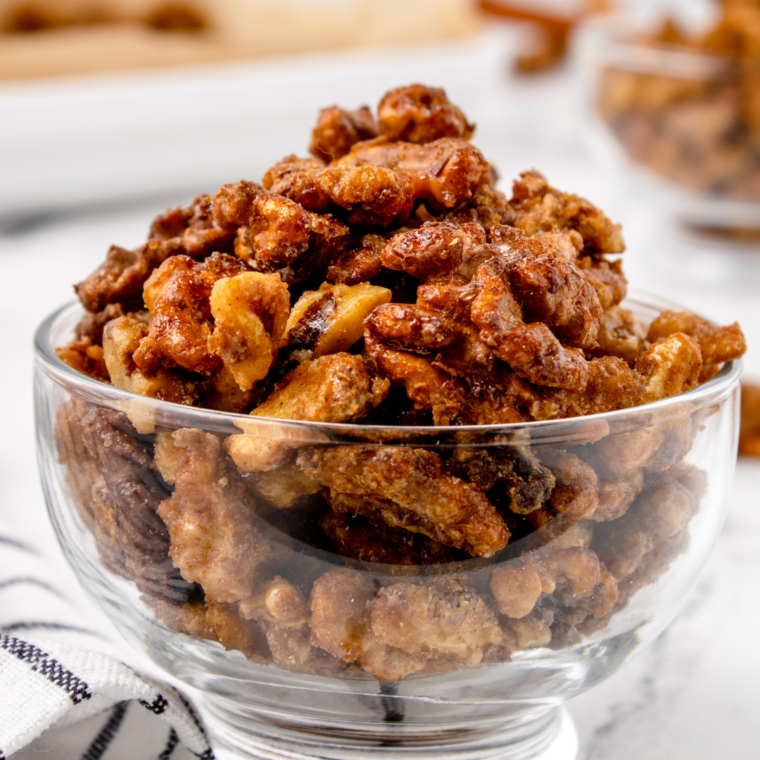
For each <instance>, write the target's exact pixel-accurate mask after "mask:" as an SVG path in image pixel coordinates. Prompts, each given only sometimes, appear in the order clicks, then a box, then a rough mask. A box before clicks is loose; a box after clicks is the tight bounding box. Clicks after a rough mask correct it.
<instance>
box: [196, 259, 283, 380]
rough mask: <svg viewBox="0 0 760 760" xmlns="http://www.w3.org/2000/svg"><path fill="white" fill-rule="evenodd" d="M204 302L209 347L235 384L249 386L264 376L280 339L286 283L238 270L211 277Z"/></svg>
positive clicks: (270, 277)
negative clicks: (209, 330) (219, 277)
mask: <svg viewBox="0 0 760 760" xmlns="http://www.w3.org/2000/svg"><path fill="white" fill-rule="evenodd" d="M209 306H210V307H211V314H212V315H213V317H214V330H213V333H212V334H211V336H210V337H209V343H208V345H209V349H210V350H211V351H212V352H213V353H214V354H216V355H217V356H218V357H219V358H220V359H221V360H222V361H223V362H224V365H225V367H226V368H227V369H229V371H230V372H231V373H232V376H233V377H234V378H235V381H236V382H237V384H238V386H239V387H240V390H242V391H249V390H251V388H252V387H253V385H254V383H256V382H257V381H259V380H262V379H263V378H264V377H266V375H267V373H268V372H269V368H270V367H271V366H272V363H273V362H274V360H275V359H276V357H277V351H278V349H279V348H280V347H281V346H282V345H283V344H284V343H285V340H284V335H285V325H286V322H287V319H288V312H289V311H290V294H289V292H288V286H287V285H285V283H283V282H282V280H280V278H279V277H278V276H277V275H276V274H260V273H259V272H243V273H241V274H238V275H235V276H233V277H226V278H224V279H222V280H218V281H217V282H216V283H214V287H213V289H212V291H211V296H210V299H209Z"/></svg>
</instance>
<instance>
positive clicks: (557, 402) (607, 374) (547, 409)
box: [530, 356, 644, 420]
mask: <svg viewBox="0 0 760 760" xmlns="http://www.w3.org/2000/svg"><path fill="white" fill-rule="evenodd" d="M587 366H588V373H589V376H588V382H587V383H586V388H585V390H584V392H582V393H575V392H571V391H566V390H561V389H559V388H541V389H540V394H539V397H538V398H537V399H535V400H534V401H533V403H532V404H531V406H530V416H531V418H532V419H535V420H556V419H562V418H565V417H581V416H584V415H587V414H599V413H602V412H612V411H615V410H616V409H628V408H630V407H632V406H636V405H638V404H640V403H642V397H643V394H644V378H643V377H642V376H641V375H640V374H639V373H638V372H636V371H635V370H632V369H631V368H630V367H629V366H628V364H627V363H626V362H625V361H623V360H622V359H618V358H617V357H614V356H603V357H600V358H597V359H592V360H591V361H589V362H588V364H587Z"/></svg>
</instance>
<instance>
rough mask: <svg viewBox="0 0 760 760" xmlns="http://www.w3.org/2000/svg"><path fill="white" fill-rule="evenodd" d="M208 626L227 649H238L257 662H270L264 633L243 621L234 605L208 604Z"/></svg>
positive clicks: (255, 625) (252, 624)
mask: <svg viewBox="0 0 760 760" xmlns="http://www.w3.org/2000/svg"><path fill="white" fill-rule="evenodd" d="M206 625H207V626H208V627H209V629H210V630H211V631H212V632H213V634H214V637H215V638H216V640H217V641H218V642H219V643H220V644H221V645H222V646H223V647H224V648H225V649H228V650H229V649H237V650H239V651H241V652H243V654H245V656H246V657H247V658H248V659H249V660H254V661H256V662H262V663H263V662H266V661H267V660H269V648H268V647H267V642H266V639H265V637H264V632H263V631H262V630H261V628H260V627H259V626H258V625H257V624H256V623H252V622H250V621H248V620H243V618H241V617H240V615H239V614H238V611H237V608H236V606H235V605H234V604H219V603H213V602H210V603H208V604H207V612H206Z"/></svg>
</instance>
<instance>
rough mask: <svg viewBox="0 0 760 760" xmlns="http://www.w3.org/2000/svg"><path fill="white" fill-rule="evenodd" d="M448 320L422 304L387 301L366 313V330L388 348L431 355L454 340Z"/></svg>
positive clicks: (452, 330)
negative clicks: (367, 314)
mask: <svg viewBox="0 0 760 760" xmlns="http://www.w3.org/2000/svg"><path fill="white" fill-rule="evenodd" d="M389 295H390V294H389ZM449 322H450V320H447V319H446V318H445V317H444V316H443V315H439V314H436V313H435V312H433V311H430V310H429V309H427V308H425V307H424V306H416V305H414V304H400V303H387V302H386V303H385V305H380V306H377V308H375V309H374V310H373V311H372V313H371V314H370V315H369V317H368V318H367V321H366V329H367V331H368V332H369V333H370V334H371V335H373V336H374V337H375V338H376V339H377V340H379V341H380V342H382V343H383V344H384V345H386V346H388V347H389V348H392V349H393V348H396V349H401V350H407V351H412V352H413V353H420V354H430V353H433V352H434V351H436V350H438V349H440V348H443V347H444V346H445V345H447V344H448V343H450V342H451V341H452V340H453V337H454V336H453V332H454V329H453V325H450V324H449Z"/></svg>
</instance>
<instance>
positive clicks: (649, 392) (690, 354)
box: [636, 333, 702, 404]
mask: <svg viewBox="0 0 760 760" xmlns="http://www.w3.org/2000/svg"><path fill="white" fill-rule="evenodd" d="M701 369H702V352H701V351H700V349H699V344H698V343H697V341H696V340H695V339H694V338H691V337H690V336H688V335H684V334H683V333H673V334H672V335H669V336H668V337H667V338H663V339H662V340H661V341H658V342H657V343H655V344H654V345H653V346H650V347H649V348H648V349H647V350H646V351H644V352H643V353H642V354H640V355H639V357H638V358H637V359H636V371H637V372H639V373H640V374H641V375H643V377H644V379H645V382H646V385H645V387H644V395H643V397H642V399H641V400H642V403H645V404H646V403H648V402H650V401H657V400H658V399H661V398H667V397H668V396H675V395H676V394H678V393H683V391H686V390H689V388H693V387H694V386H695V385H696V384H697V382H698V381H699V373H700V370H701Z"/></svg>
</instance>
